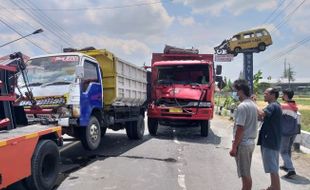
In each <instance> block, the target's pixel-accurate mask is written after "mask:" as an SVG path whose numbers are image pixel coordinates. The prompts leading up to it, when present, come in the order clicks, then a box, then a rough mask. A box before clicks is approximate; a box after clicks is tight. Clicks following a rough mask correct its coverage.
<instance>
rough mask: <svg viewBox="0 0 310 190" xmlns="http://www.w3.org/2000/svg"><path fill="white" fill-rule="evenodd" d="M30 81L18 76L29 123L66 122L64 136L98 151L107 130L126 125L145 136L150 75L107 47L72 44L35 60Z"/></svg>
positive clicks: (134, 136)
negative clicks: (76, 46)
mask: <svg viewBox="0 0 310 190" xmlns="http://www.w3.org/2000/svg"><path fill="white" fill-rule="evenodd" d="M26 74H27V76H26V78H27V80H22V77H20V78H19V79H18V88H17V90H16V91H17V94H18V92H21V94H24V92H27V89H26V88H31V92H32V93H26V96H21V97H19V106H23V107H24V110H25V112H26V116H27V119H28V122H29V123H31V122H38V121H39V122H41V123H43V124H44V123H45V124H51V123H54V124H57V125H60V126H62V131H63V133H65V134H68V135H70V136H73V137H76V138H78V139H80V140H81V142H82V144H83V146H84V147H85V148H86V149H88V150H94V149H96V148H97V147H98V146H99V144H100V141H101V137H103V135H104V134H105V132H106V130H107V128H110V129H113V130H120V129H126V133H127V136H128V138H129V139H141V138H142V137H143V134H144V115H145V114H144V113H145V110H146V107H147V105H146V99H147V73H146V71H145V70H144V69H142V68H140V67H137V66H135V65H133V64H131V63H128V62H126V61H124V60H122V59H120V58H118V57H116V56H115V55H114V54H113V53H111V52H109V51H107V50H104V49H103V50H97V49H95V48H85V49H82V50H75V49H71V48H67V49H65V50H64V53H59V54H48V55H43V56H37V57H33V58H31V59H30V60H29V61H28V62H27V68H26ZM25 83H26V84H25Z"/></svg>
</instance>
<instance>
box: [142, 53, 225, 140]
mask: <svg viewBox="0 0 310 190" xmlns="http://www.w3.org/2000/svg"><path fill="white" fill-rule="evenodd" d="M220 72H221V68H217V74H220ZM216 78H220V77H216V76H215V72H214V63H213V54H198V53H196V54H195V53H194V54H193V53H177V54H175V53H174V54H167V53H153V55H152V65H151V100H150V103H149V105H148V110H147V113H148V129H149V132H150V134H151V135H156V133H157V129H158V125H159V124H161V125H166V126H175V125H182V126H192V125H194V126H200V127H201V136H205V137H206V136H208V129H209V125H210V122H209V121H210V120H211V119H212V118H213V111H214V91H215V80H216Z"/></svg>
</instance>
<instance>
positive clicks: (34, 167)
mask: <svg viewBox="0 0 310 190" xmlns="http://www.w3.org/2000/svg"><path fill="white" fill-rule="evenodd" d="M59 162H60V156H59V150H58V147H57V145H56V143H55V142H53V141H52V140H41V141H39V143H38V144H37V146H36V149H35V151H34V153H33V155H32V159H31V176H29V177H28V178H26V179H25V180H24V181H23V182H24V185H25V186H26V187H27V189H31V190H50V189H52V188H53V187H54V186H55V183H56V180H57V177H58V173H59Z"/></svg>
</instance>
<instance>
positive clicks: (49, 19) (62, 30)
mask: <svg viewBox="0 0 310 190" xmlns="http://www.w3.org/2000/svg"><path fill="white" fill-rule="evenodd" d="M25 1H26V2H28V4H30V5H32V6H33V7H35V8H38V7H37V6H36V5H35V4H34V3H32V2H31V1H29V0H25ZM38 12H39V13H41V15H42V16H43V17H45V18H46V20H47V21H48V22H49V23H51V24H52V25H54V26H56V28H58V29H59V30H60V31H61V32H62V33H64V34H65V35H67V36H68V37H69V38H70V39H71V40H72V35H71V34H69V33H68V32H66V31H65V30H64V29H63V28H62V27H61V26H60V25H59V24H57V23H56V22H55V21H53V20H52V19H51V18H50V17H49V16H48V15H47V14H45V13H44V12H43V11H41V10H39V11H38Z"/></svg>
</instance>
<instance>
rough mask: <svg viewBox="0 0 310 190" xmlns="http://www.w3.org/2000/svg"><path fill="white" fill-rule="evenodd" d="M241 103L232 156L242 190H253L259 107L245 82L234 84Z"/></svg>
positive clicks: (235, 125) (237, 113) (236, 116)
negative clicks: (252, 165) (251, 96)
mask: <svg viewBox="0 0 310 190" xmlns="http://www.w3.org/2000/svg"><path fill="white" fill-rule="evenodd" d="M233 87H234V89H235V91H236V92H237V96H238V97H239V100H240V101H241V103H240V104H239V105H238V107H237V110H236V114H235V123H234V134H233V135H234V136H233V139H234V140H233V143H232V148H231V150H230V155H231V156H233V157H235V158H236V163H237V171H238V176H239V177H241V178H242V190H250V189H251V188H252V178H251V161H252V154H253V151H254V148H255V138H256V136H257V129H256V127H257V107H256V104H255V103H254V102H253V101H252V100H251V98H250V88H249V85H248V82H247V81H245V80H241V79H240V80H236V81H235V82H234V84H233Z"/></svg>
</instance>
